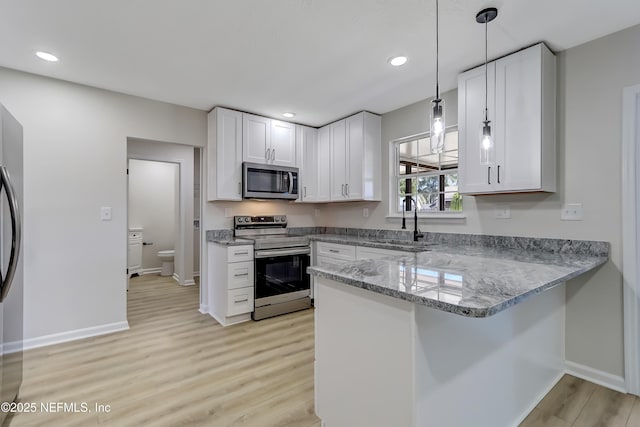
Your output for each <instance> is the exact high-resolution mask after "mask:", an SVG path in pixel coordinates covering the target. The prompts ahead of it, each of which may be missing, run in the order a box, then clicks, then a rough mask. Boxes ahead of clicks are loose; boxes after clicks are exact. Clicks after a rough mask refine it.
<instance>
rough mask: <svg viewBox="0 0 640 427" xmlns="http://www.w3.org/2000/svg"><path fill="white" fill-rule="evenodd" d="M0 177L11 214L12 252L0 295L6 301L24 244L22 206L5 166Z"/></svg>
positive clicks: (1, 186) (0, 185) (0, 171)
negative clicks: (21, 217)
mask: <svg viewBox="0 0 640 427" xmlns="http://www.w3.org/2000/svg"><path fill="white" fill-rule="evenodd" d="M0 179H1V180H0V191H2V188H4V189H5V191H6V192H7V200H8V201H9V213H10V214H11V254H10V255H9V266H8V267H7V275H6V276H5V277H4V279H3V280H2V293H1V295H0V301H4V299H5V298H6V297H7V295H8V294H9V289H10V288H11V283H12V282H13V278H14V276H15V274H16V267H17V266H18V257H19V256H20V245H21V244H22V223H21V221H20V208H19V206H18V199H17V198H16V191H15V189H14V188H13V184H12V183H11V177H10V176H9V171H8V170H7V168H6V167H4V166H2V167H0ZM1 276H2V273H0V277H1Z"/></svg>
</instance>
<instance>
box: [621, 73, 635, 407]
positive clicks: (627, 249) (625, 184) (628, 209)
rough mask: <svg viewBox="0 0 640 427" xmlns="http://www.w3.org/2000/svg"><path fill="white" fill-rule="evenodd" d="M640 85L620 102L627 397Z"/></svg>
mask: <svg viewBox="0 0 640 427" xmlns="http://www.w3.org/2000/svg"><path fill="white" fill-rule="evenodd" d="M639 145H640V84H639V85H635V86H630V87H626V88H624V91H623V100H622V150H621V151H622V282H623V296H624V359H625V360H624V372H625V374H624V377H625V386H626V389H627V392H628V393H631V394H635V395H640V323H639V320H640V282H639V281H638V278H639V277H640V274H639V273H640V269H639V268H638V267H639V266H638V262H637V261H638V255H639V251H638V249H639V247H640V234H639V233H640V221H639V219H640V218H639V217H638V215H640V194H639V193H640V181H639V178H640V174H637V173H636V170H637V169H638V166H640V155H638V152H639V151H640V147H639Z"/></svg>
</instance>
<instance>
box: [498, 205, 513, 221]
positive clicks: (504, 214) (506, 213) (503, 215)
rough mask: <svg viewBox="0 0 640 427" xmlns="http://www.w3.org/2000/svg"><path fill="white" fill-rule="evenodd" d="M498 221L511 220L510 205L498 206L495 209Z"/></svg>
mask: <svg viewBox="0 0 640 427" xmlns="http://www.w3.org/2000/svg"><path fill="white" fill-rule="evenodd" d="M495 216H496V219H510V218H511V207H510V206H509V205H497V206H496V208H495Z"/></svg>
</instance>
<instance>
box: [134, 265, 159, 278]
mask: <svg viewBox="0 0 640 427" xmlns="http://www.w3.org/2000/svg"><path fill="white" fill-rule="evenodd" d="M160 270H161V268H159V267H158V268H143V269H142V270H139V271H138V274H139V275H141V276H143V275H145V274H157V273H160Z"/></svg>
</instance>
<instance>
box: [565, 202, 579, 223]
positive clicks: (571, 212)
mask: <svg viewBox="0 0 640 427" xmlns="http://www.w3.org/2000/svg"><path fill="white" fill-rule="evenodd" d="M560 219H561V220H563V221H582V203H567V204H565V205H563V206H562V210H561V211H560Z"/></svg>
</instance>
